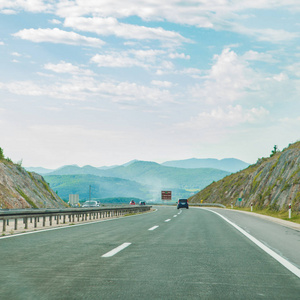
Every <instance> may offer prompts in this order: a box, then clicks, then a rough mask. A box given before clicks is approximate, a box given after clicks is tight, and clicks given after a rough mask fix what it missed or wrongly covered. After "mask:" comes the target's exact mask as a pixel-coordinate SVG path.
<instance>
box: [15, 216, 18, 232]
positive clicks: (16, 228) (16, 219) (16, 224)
mask: <svg viewBox="0 0 300 300" xmlns="http://www.w3.org/2000/svg"><path fill="white" fill-rule="evenodd" d="M15 230H18V218H15Z"/></svg>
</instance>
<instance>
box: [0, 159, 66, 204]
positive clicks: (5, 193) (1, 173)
mask: <svg viewBox="0 0 300 300" xmlns="http://www.w3.org/2000/svg"><path fill="white" fill-rule="evenodd" d="M1 207H2V208H43V207H49V208H62V207H66V204H65V202H64V201H63V200H61V199H60V198H59V197H58V196H57V195H56V194H55V193H54V192H53V191H52V190H51V189H50V188H49V186H48V184H47V183H46V181H45V180H44V179H43V177H42V176H40V175H38V174H36V173H30V172H27V171H25V169H24V168H22V167H21V166H20V165H18V164H14V163H12V162H11V161H10V160H8V159H4V158H2V159H1V160H0V208H1Z"/></svg>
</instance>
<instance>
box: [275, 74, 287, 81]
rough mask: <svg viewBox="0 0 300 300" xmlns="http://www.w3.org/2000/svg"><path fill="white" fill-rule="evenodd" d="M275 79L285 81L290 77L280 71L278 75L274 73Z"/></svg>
mask: <svg viewBox="0 0 300 300" xmlns="http://www.w3.org/2000/svg"><path fill="white" fill-rule="evenodd" d="M273 79H274V80H275V81H278V82H281V81H285V80H287V79H288V76H287V75H286V74H284V73H280V74H277V75H274V76H273Z"/></svg>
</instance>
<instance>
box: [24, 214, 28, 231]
mask: <svg viewBox="0 0 300 300" xmlns="http://www.w3.org/2000/svg"><path fill="white" fill-rule="evenodd" d="M24 224H25V229H28V218H27V217H25V218H24Z"/></svg>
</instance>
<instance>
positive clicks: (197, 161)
mask: <svg viewBox="0 0 300 300" xmlns="http://www.w3.org/2000/svg"><path fill="white" fill-rule="evenodd" d="M137 161H138V160H132V161H129V162H127V163H125V164H123V165H114V166H102V167H92V168H96V169H99V170H108V169H113V168H116V167H120V166H124V167H126V166H129V165H131V164H133V163H135V162H137ZM161 165H163V166H166V167H176V168H185V169H197V168H213V169H218V170H223V171H227V172H231V173H234V172H237V171H240V170H243V169H245V168H247V167H248V166H249V164H248V163H246V162H244V161H242V160H239V159H236V158H224V159H221V160H218V159H215V158H190V159H184V160H172V161H166V162H164V163H162V164H161ZM65 167H68V168H70V172H71V173H72V168H73V170H76V168H79V166H77V165H67V166H62V167H60V168H58V169H55V170H53V169H46V168H43V167H27V168H25V169H26V170H27V171H29V172H36V173H38V174H40V175H44V174H48V173H51V172H57V171H58V170H60V169H63V168H65ZM88 167H91V166H88V165H87V166H84V167H82V168H88Z"/></svg>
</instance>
